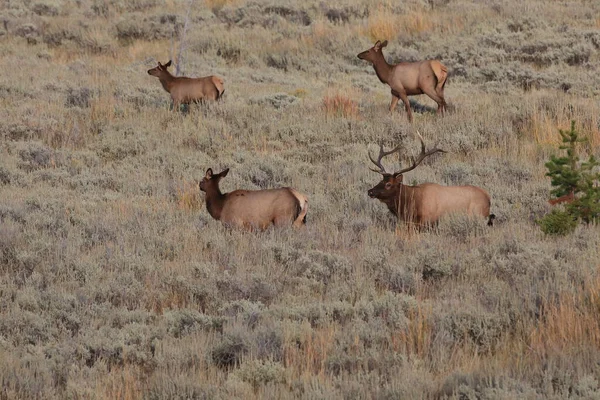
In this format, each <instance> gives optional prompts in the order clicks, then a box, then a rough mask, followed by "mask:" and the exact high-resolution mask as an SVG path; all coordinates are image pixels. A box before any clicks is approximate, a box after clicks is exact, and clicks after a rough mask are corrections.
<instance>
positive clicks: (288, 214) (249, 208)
mask: <svg viewBox="0 0 600 400" xmlns="http://www.w3.org/2000/svg"><path fill="white" fill-rule="evenodd" d="M387 44H388V42H387V40H386V41H384V42H381V41H377V42H376V43H375V45H373V47H371V48H370V49H368V50H365V51H363V52H361V53H360V54H358V56H357V57H358V58H359V59H361V60H366V61H369V62H370V63H371V64H372V65H373V68H374V69H375V73H376V75H377V77H378V78H379V80H380V81H381V82H382V83H385V84H387V85H388V86H389V87H390V88H391V94H392V102H391V104H390V107H389V110H390V112H392V111H394V109H395V107H396V105H397V104H398V101H399V100H402V102H403V103H404V108H405V109H406V115H407V118H408V120H409V122H411V123H412V120H413V117H412V112H411V109H410V103H409V101H408V96H412V95H420V94H426V95H427V96H429V97H430V98H431V99H433V100H434V101H435V102H436V103H437V105H438V108H437V113H438V114H442V115H443V114H444V112H445V111H446V101H445V99H444V86H445V85H446V81H447V77H448V70H447V68H446V67H445V66H444V65H443V64H442V63H441V62H439V61H438V60H426V61H419V62H403V63H399V64H395V65H392V64H388V62H387V61H386V60H385V57H384V56H383V52H382V49H383V48H384V47H386V46H387ZM169 66H171V61H169V62H167V63H165V64H161V63H160V62H159V63H158V66H156V67H154V68H152V69H150V70H148V74H149V75H152V76H155V77H157V78H158V79H159V81H160V83H161V85H162V87H163V88H164V89H165V90H166V91H167V92H168V93H169V94H170V95H171V100H172V101H173V110H175V111H176V110H178V109H179V106H180V105H181V104H190V103H202V102H205V101H217V100H219V99H221V97H222V96H223V93H224V91H225V88H224V84H223V79H221V78H219V77H217V76H214V75H211V76H206V77H203V78H186V77H175V76H173V75H172V74H171V73H170V72H169V71H168V67H169ZM416 134H417V136H418V139H419V140H420V142H421V152H420V154H419V155H418V156H417V157H416V158H413V159H412V165H410V166H409V167H407V168H403V169H401V170H400V171H396V172H393V173H389V172H387V171H386V170H385V168H384V167H383V164H382V160H383V158H384V157H385V156H388V155H390V154H393V153H396V152H399V151H400V150H401V148H400V146H397V147H395V148H394V149H392V150H389V151H385V150H384V149H383V145H380V148H379V155H378V157H377V160H375V159H373V157H371V154H369V159H370V160H371V162H373V164H375V165H376V166H377V169H372V170H373V171H375V172H377V173H379V174H381V175H382V179H381V181H380V182H379V183H378V184H377V185H375V186H374V187H373V188H371V189H369V190H368V192H367V194H368V196H369V197H371V198H374V199H377V200H379V201H381V202H382V203H384V204H385V205H386V206H387V207H388V209H389V210H390V212H391V213H392V214H394V215H395V216H396V217H397V218H398V219H401V220H402V221H404V222H405V223H407V224H410V225H413V226H415V227H417V228H423V227H430V226H435V225H436V224H437V223H438V222H439V220H440V218H442V217H443V216H445V215H448V214H452V213H463V214H468V215H475V216H481V217H485V218H487V220H488V222H487V223H488V225H490V226H491V225H492V224H493V220H494V218H495V216H494V214H491V213H490V204H491V202H490V196H489V194H488V193H487V192H486V191H485V190H483V189H482V188H479V187H477V186H442V185H438V184H436V183H422V184H420V185H414V186H411V185H406V184H405V183H404V179H403V178H404V174H405V173H406V172H409V171H412V170H413V169H415V168H416V167H417V166H419V164H420V163H421V162H422V161H423V160H425V158H427V157H429V156H431V155H433V154H435V153H444V152H445V151H444V150H441V149H438V148H437V147H434V148H433V149H430V150H426V146H425V142H424V140H423V137H422V136H421V134H420V133H419V132H418V131H417V132H416ZM228 172H229V169H225V170H224V171H221V172H219V173H214V172H213V170H212V169H211V168H209V169H208V170H207V171H206V175H205V176H204V178H203V179H202V180H201V181H200V183H199V187H200V190H201V191H203V192H204V193H205V203H206V209H207V210H208V213H209V214H210V215H211V216H212V217H213V218H214V219H216V220H219V221H221V222H222V223H224V224H225V225H228V226H232V227H239V228H245V229H250V230H253V229H258V230H264V229H267V228H268V227H270V226H272V225H274V226H285V225H292V226H294V227H302V226H304V224H306V216H307V211H308V197H307V196H306V195H304V194H302V193H300V192H298V191H297V190H296V189H293V188H290V187H283V188H275V189H264V190H234V191H233V192H229V193H222V192H221V190H220V188H219V182H220V181H221V179H222V178H224V177H226V176H227V174H228Z"/></svg>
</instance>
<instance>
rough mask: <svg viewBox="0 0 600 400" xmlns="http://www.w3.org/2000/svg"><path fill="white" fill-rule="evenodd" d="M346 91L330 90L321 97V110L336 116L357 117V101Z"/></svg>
mask: <svg viewBox="0 0 600 400" xmlns="http://www.w3.org/2000/svg"><path fill="white" fill-rule="evenodd" d="M347 93H348V92H346V93H341V92H339V91H330V92H329V93H328V94H326V95H325V97H323V110H324V111H325V113H326V114H327V115H328V116H333V117H338V118H339V117H343V118H357V117H358V103H357V101H355V100H353V98H352V97H351V95H349V94H347Z"/></svg>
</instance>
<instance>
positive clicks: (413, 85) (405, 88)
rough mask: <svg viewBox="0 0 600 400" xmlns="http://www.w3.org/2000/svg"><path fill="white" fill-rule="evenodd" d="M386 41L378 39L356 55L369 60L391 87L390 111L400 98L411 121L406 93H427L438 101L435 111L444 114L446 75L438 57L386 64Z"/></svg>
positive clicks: (382, 80) (445, 69)
mask: <svg viewBox="0 0 600 400" xmlns="http://www.w3.org/2000/svg"><path fill="white" fill-rule="evenodd" d="M387 44H388V42H387V40H386V41H384V42H383V43H381V42H380V41H379V40H378V41H377V42H376V43H375V45H374V46H373V47H371V48H370V49H368V50H365V51H363V52H362V53H360V54H359V55H358V56H357V57H358V58H360V59H361V60H367V61H370V62H371V63H372V64H373V68H375V73H376V74H377V77H378V78H379V80H380V81H381V82H382V83H387V84H388V85H389V86H390V87H391V88H392V103H391V104H390V112H392V111H394V108H396V105H397V104H398V100H402V102H403V103H404V108H405V109H406V115H407V117H408V120H409V121H410V122H412V119H413V117H412V112H411V110H410V103H409V102H408V96H413V95H417V94H426V95H427V96H429V97H431V98H432V99H433V101H435V102H436V103H437V105H438V109H437V113H438V114H440V113H441V114H443V113H444V111H446V100H444V86H445V85H446V79H447V78H448V69H447V68H446V67H445V66H444V65H443V64H442V63H441V62H439V61H438V60H426V61H417V62H403V63H400V64H395V65H392V64H388V63H387V61H385V58H384V57H383V52H382V49H383V48H384V47H385V46H387Z"/></svg>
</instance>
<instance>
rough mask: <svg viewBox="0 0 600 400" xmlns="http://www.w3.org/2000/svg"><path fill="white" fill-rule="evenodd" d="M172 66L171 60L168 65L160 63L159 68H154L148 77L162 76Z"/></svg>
mask: <svg viewBox="0 0 600 400" xmlns="http://www.w3.org/2000/svg"><path fill="white" fill-rule="evenodd" d="M170 66H171V60H169V62H168V63H166V64H161V63H160V61H159V62H158V66H157V67H154V68H152V69H149V70H148V75H152V76H160V75H161V74H162V73H164V72H165V71H166V70H167V68H168V67H170Z"/></svg>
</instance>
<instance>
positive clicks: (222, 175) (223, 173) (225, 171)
mask: <svg viewBox="0 0 600 400" xmlns="http://www.w3.org/2000/svg"><path fill="white" fill-rule="evenodd" d="M228 173H229V168H227V169H224V170H223V171H221V173H220V174H219V176H220V177H221V178H225V177H226V176H227V174H228Z"/></svg>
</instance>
